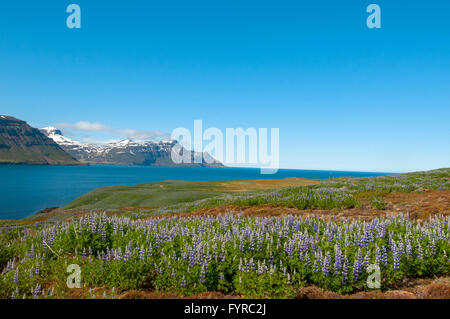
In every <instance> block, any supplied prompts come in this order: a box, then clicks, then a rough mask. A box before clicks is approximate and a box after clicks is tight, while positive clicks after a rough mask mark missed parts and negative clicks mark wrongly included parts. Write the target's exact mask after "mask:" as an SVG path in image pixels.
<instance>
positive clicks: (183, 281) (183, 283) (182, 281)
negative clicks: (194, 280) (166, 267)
mask: <svg viewBox="0 0 450 319" xmlns="http://www.w3.org/2000/svg"><path fill="white" fill-rule="evenodd" d="M180 287H181V288H184V287H186V279H185V278H184V276H183V278H181V283H180Z"/></svg>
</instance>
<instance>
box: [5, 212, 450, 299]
mask: <svg viewBox="0 0 450 319" xmlns="http://www.w3.org/2000/svg"><path fill="white" fill-rule="evenodd" d="M449 228H450V218H449V217H448V216H447V217H444V216H434V217H432V218H430V219H429V220H427V221H425V222H423V223H418V222H416V221H413V220H411V219H409V218H408V217H407V216H396V217H394V216H392V217H387V218H384V217H383V218H378V219H373V220H372V221H370V222H363V221H350V220H335V221H326V220H323V219H320V218H313V217H293V216H286V217H283V218H279V217H278V218H277V217H253V218H250V217H241V216H237V215H233V214H228V215H223V216H210V217H186V218H182V217H180V216H177V215H173V216H171V217H163V218H159V219H140V220H132V219H129V218H126V217H119V216H112V217H107V216H106V215H104V214H98V215H94V214H92V215H88V216H85V217H82V218H80V219H74V220H72V221H70V222H65V223H56V224H41V225H34V226H33V227H13V226H6V227H3V228H2V229H1V231H0V245H1V249H0V268H1V278H0V297H2V298H64V297H67V296H69V295H70V293H69V290H70V289H69V288H68V287H67V286H66V280H67V276H68V275H69V274H68V273H67V266H68V265H70V264H78V265H79V266H80V267H81V283H82V286H83V287H84V290H83V291H84V292H85V297H87V298H90V297H93V293H92V290H90V289H94V288H95V287H107V289H106V290H105V292H104V294H103V297H104V298H114V297H115V296H117V294H119V293H120V292H121V291H124V290H128V289H145V290H155V291H163V292H164V291H170V292H175V293H177V294H179V295H184V296H189V295H193V294H197V293H200V292H204V291H219V292H223V293H225V294H233V295H239V296H244V297H250V298H251V297H260V298H291V297H295V295H296V291H297V290H298V288H299V287H302V286H307V285H310V284H315V285H317V286H319V287H323V288H325V289H328V290H331V291H336V292H340V293H350V292H354V291H359V290H365V289H367V286H366V281H367V277H368V275H369V274H368V269H369V266H370V265H373V264H375V265H377V266H379V267H380V269H381V288H382V289H386V288H388V287H389V286H390V285H392V284H394V283H396V282H398V281H400V280H402V279H403V278H405V277H429V276H438V275H444V276H446V275H449V272H450V260H449V252H450V242H449V239H450V238H449Z"/></svg>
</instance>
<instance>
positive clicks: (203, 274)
mask: <svg viewBox="0 0 450 319" xmlns="http://www.w3.org/2000/svg"><path fill="white" fill-rule="evenodd" d="M205 282H206V268H205V265H204V264H203V265H202V270H201V271H200V283H202V284H204V283H205Z"/></svg>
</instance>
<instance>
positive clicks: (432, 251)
mask: <svg viewBox="0 0 450 319" xmlns="http://www.w3.org/2000/svg"><path fill="white" fill-rule="evenodd" d="M428 248H429V250H430V255H431V256H434V255H436V240H435V238H434V237H433V239H432V241H431V243H430V244H429V245H428Z"/></svg>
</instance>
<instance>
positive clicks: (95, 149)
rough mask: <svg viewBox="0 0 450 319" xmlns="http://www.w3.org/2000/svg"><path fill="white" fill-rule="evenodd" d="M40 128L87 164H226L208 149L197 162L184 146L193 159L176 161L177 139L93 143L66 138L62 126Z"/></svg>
mask: <svg viewBox="0 0 450 319" xmlns="http://www.w3.org/2000/svg"><path fill="white" fill-rule="evenodd" d="M40 131H41V132H42V133H43V134H45V135H46V136H47V137H49V138H51V139H52V140H53V141H54V142H55V143H57V144H58V145H59V146H60V147H61V148H62V149H63V150H64V151H66V152H67V153H69V154H70V155H71V156H73V157H74V158H76V159H77V160H78V161H80V162H82V163H87V164H110V165H111V164H112V165H144V166H184V167H186V166H194V167H223V164H222V163H220V162H218V161H217V160H215V159H214V158H213V157H211V155H209V154H208V153H203V154H202V163H195V162H194V156H195V155H197V154H198V153H194V152H193V151H189V150H186V149H185V148H183V149H182V152H190V158H191V163H181V164H177V163H174V162H173V161H172V158H171V151H172V148H173V147H175V146H177V145H178V142H177V141H175V140H165V141H164V140H163V141H145V142H137V141H134V140H131V139H124V140H121V141H117V142H111V143H106V144H92V143H83V142H79V141H75V140H72V139H70V138H67V137H65V136H64V135H63V134H62V132H61V130H59V129H58V128H56V127H53V126H49V127H44V128H42V129H40Z"/></svg>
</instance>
